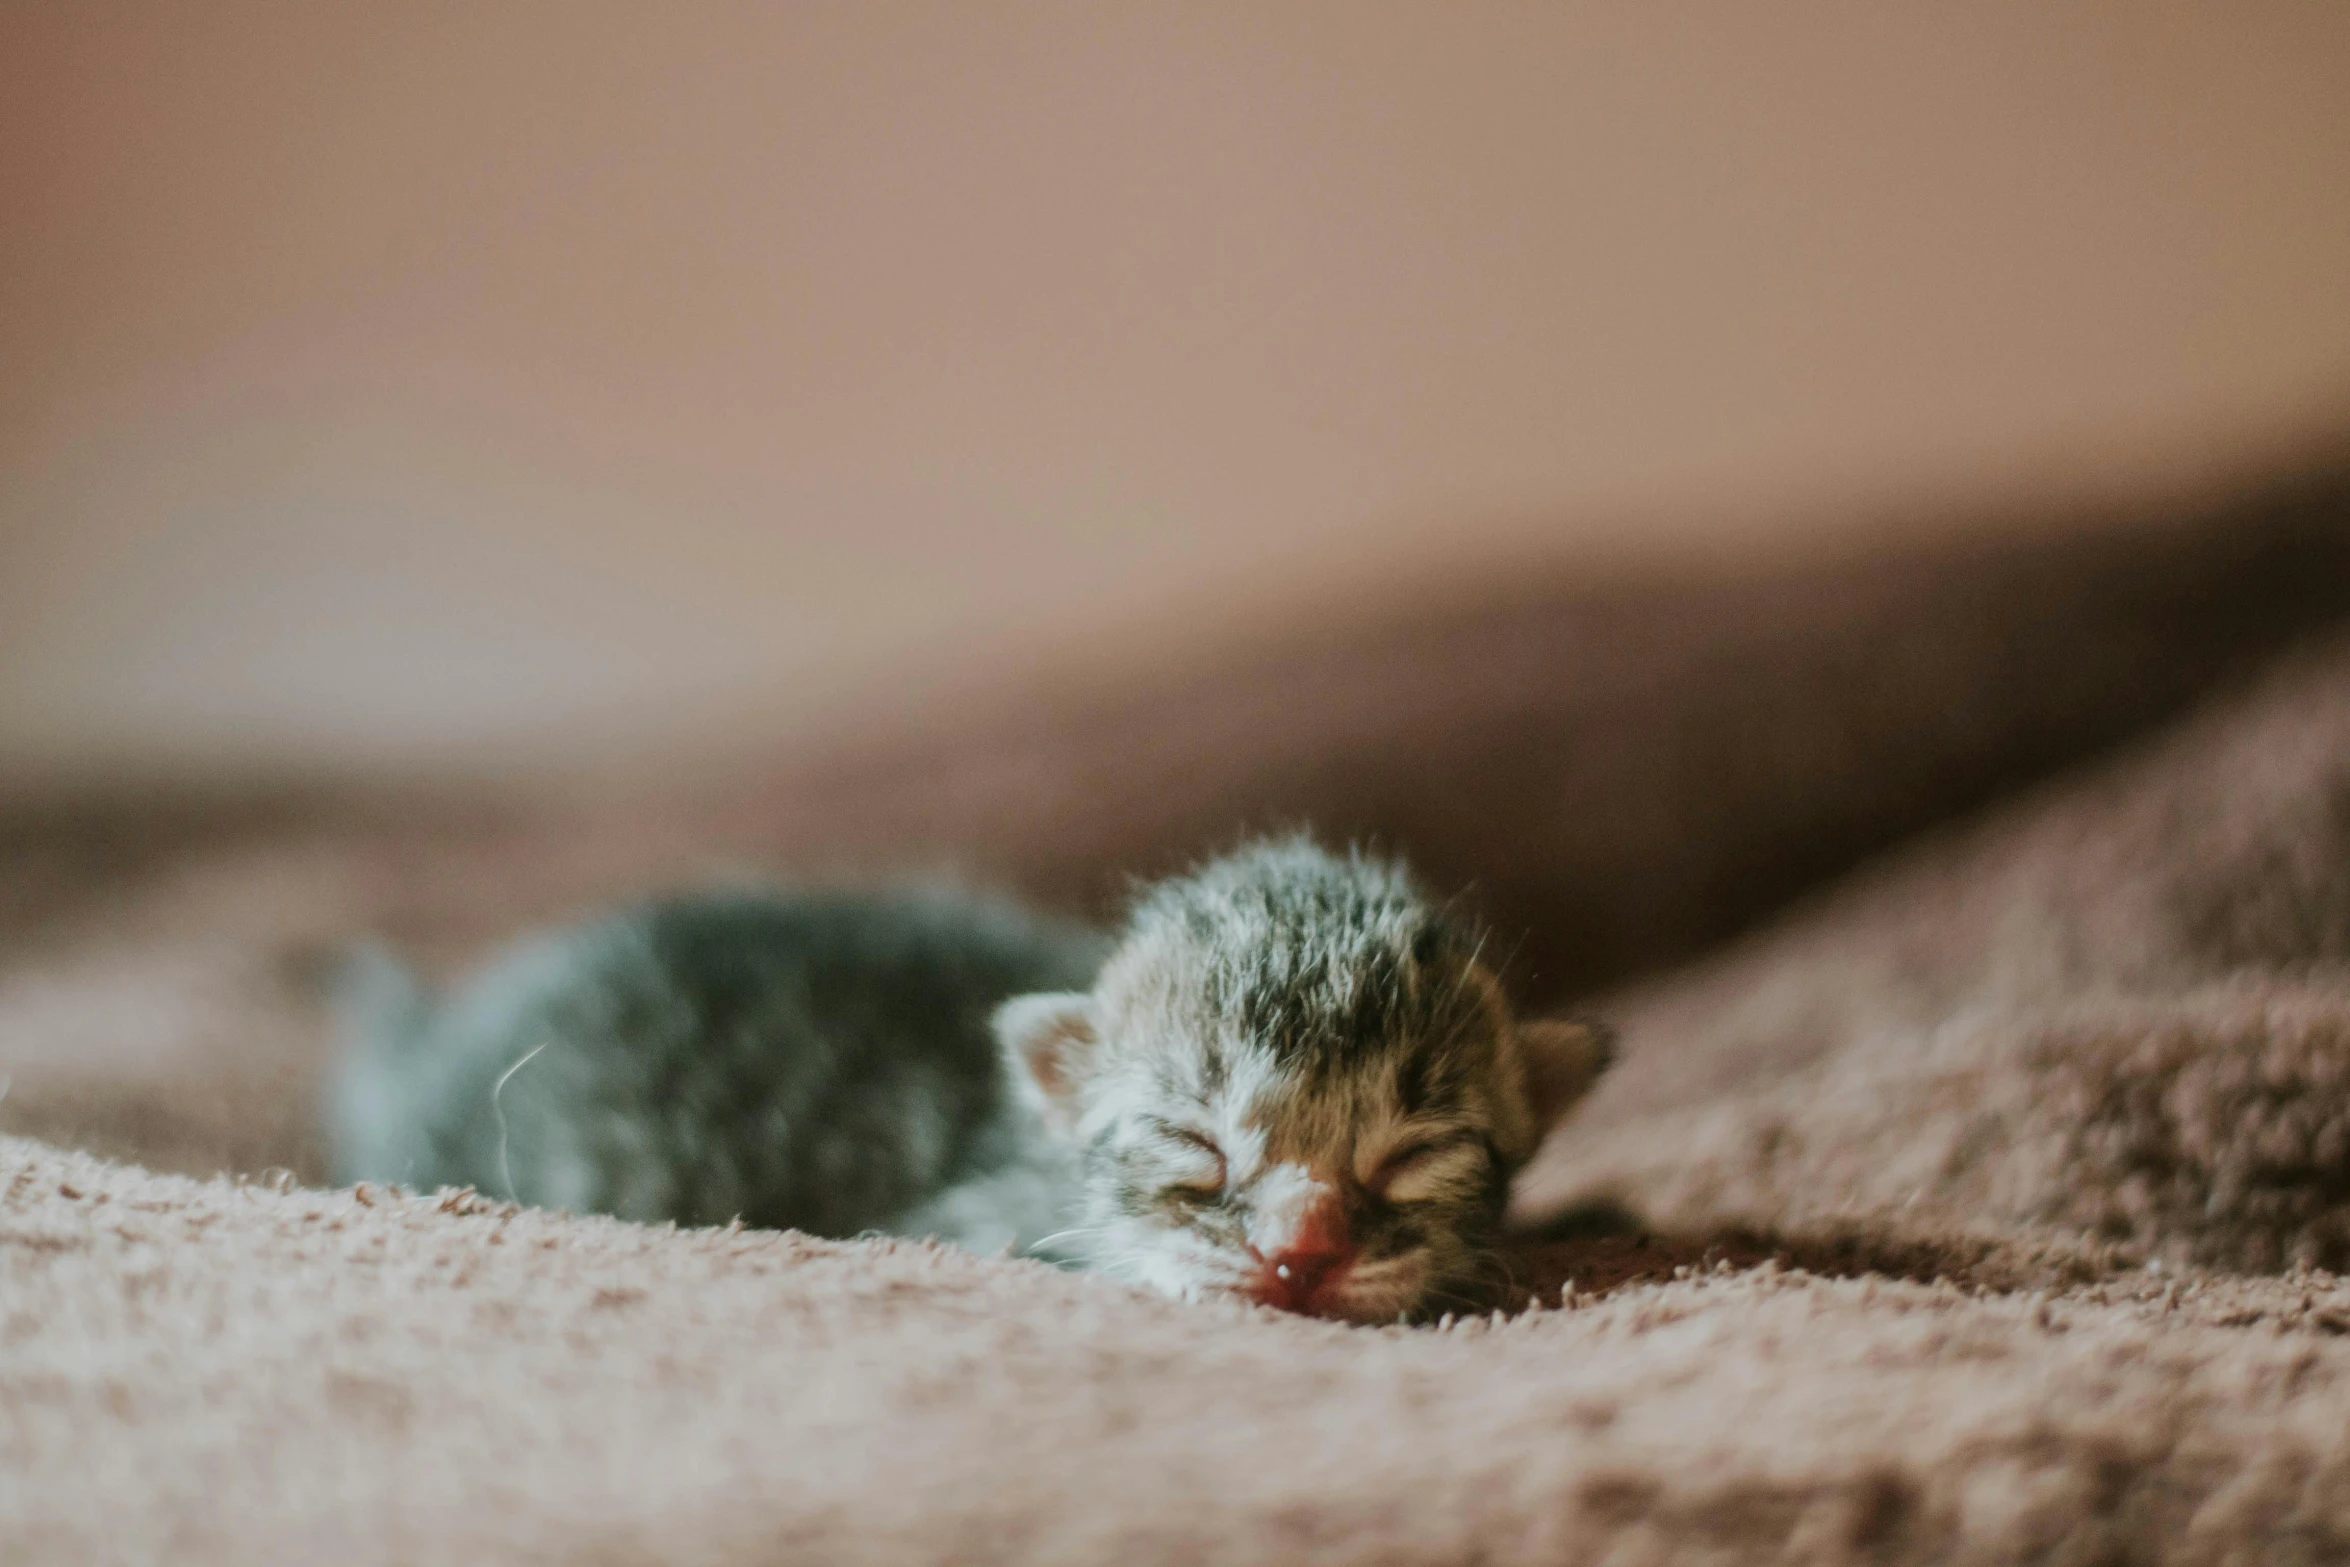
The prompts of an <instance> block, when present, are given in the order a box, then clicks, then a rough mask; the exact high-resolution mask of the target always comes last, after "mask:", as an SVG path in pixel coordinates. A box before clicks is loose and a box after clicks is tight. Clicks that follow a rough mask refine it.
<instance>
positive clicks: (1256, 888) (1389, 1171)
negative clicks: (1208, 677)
mask: <svg viewBox="0 0 2350 1567" xmlns="http://www.w3.org/2000/svg"><path fill="white" fill-rule="evenodd" d="M1479 948H1480V944H1479V941H1478V939H1477V937H1476V936H1475V935H1474V933H1473V932H1472V931H1471V930H1470V929H1468V928H1467V927H1465V926H1464V925H1462V924H1460V923H1457V922H1456V921H1455V920H1454V919H1452V918H1451V917H1450V916H1449V915H1447V914H1446V913H1445V912H1444V911H1443V910H1441V909H1439V908H1437V907H1435V906H1434V905H1432V904H1431V903H1430V902H1429V901H1428V900H1427V899H1426V898H1424V897H1423V896H1422V895H1421V894H1420V893H1419V891H1418V890H1417V889H1416V888H1415V887H1414V886H1413V885H1412V883H1411V881H1410V879H1409V878H1408V877H1407V876H1406V875H1405V873H1404V872H1403V871H1402V870H1401V869H1400V868H1399V867H1396V866H1394V865H1391V864H1387V863H1384V862H1381V861H1378V860H1375V859H1371V858H1368V857H1365V856H1364V855H1362V854H1360V853H1349V854H1347V855H1345V856H1343V857H1340V856H1334V855H1331V854H1328V853H1325V852H1324V851H1322V850H1321V849H1318V848H1316V847H1315V846H1314V845H1313V844H1311V843H1310V842H1307V841H1305V840H1303V839H1291V840H1287V841H1282V842H1274V843H1266V844H1260V845H1257V846H1255V847H1253V848H1250V849H1246V850H1243V851H1242V852H1240V853H1238V854H1236V855H1233V856H1232V857H1230V858H1228V859H1223V860H1219V861H1216V862H1214V863H1212V864H1210V865H1208V866H1206V867H1204V868H1202V869H1200V870H1198V871H1196V872H1194V873H1193V874H1191V875H1189V876H1186V877H1181V878H1178V879H1176V880H1173V881H1169V882H1165V883H1163V884H1161V885H1160V886H1158V887H1156V888H1155V889H1152V890H1151V891H1149V892H1148V893H1147V894H1146V895H1145V896H1144V897H1143V898H1142V899H1141V900H1140V901H1139V902H1138V903H1137V905H1136V907H1135V909H1134V911H1133V913H1132V915H1131V916H1130V918H1129V920H1128V922H1127V926H1126V930H1125V933H1124V938H1123V940H1122V941H1121V942H1120V944H1119V945H1118V947H1117V949H1116V950H1115V952H1113V954H1112V955H1111V957H1110V958H1109V960H1108V963H1107V964H1106V965H1105V967H1104V968H1103V970H1102V972H1101V975H1100V977H1099V978H1098V979H1097V980H1096V981H1095V983H1094V984H1093V986H1092V987H1091V988H1090V989H1088V990H1086V991H1082V992H1072V993H1067V994H1061V995H1038V996H1026V997H1022V998H1020V999H1018V1000H1015V1001H1012V1002H1009V1003H1007V1004H1006V1005H1005V1006H1004V1008H1003V1009H1002V1010H1001V1011H1000V1012H998V1013H997V1014H996V1028H997V1031H998V1033H999V1034H1001V1035H1002V1037H1003V1039H1004V1043H1005V1047H1006V1054H1007V1056H1008V1057H1009V1060H1010V1062H1011V1065H1012V1069H1013V1070H1012V1078H1013V1081H1014V1083H1015V1084H1016V1085H1017V1086H1018V1087H1019V1089H1020V1092H1021V1094H1022V1096H1023V1098H1024V1099H1025V1100H1026V1102H1027V1104H1028V1106H1029V1108H1030V1109H1031V1110H1032V1111H1033V1112H1034V1113H1035V1115H1036V1117H1037V1119H1038V1120H1039V1121H1040V1122H1041V1123H1042V1124H1043V1125H1044V1126H1045V1127H1047V1128H1049V1129H1050V1130H1051V1131H1053V1132H1055V1133H1057V1134H1058V1135H1060V1136H1062V1137H1064V1138H1066V1139H1068V1140H1069V1141H1070V1142H1071V1143H1072V1144H1073V1145H1074V1146H1075V1147H1077V1148H1078V1149H1080V1150H1082V1152H1081V1155H1080V1160H1081V1163H1080V1173H1081V1180H1080V1182H1079V1198H1080V1202H1081V1204H1082V1210H1083V1220H1084V1227H1083V1229H1082V1231H1081V1233H1082V1235H1083V1237H1084V1246H1085V1255H1086V1258H1087V1260H1088V1261H1089V1262H1091V1263H1092V1264H1093V1265H1095V1266H1097V1267H1101V1268H1103V1269H1106V1270H1108V1271H1110V1272H1112V1273H1115V1274H1118V1275H1121V1276H1123V1277H1126V1278H1129V1279H1133V1280H1135V1281H1137V1282H1140V1283H1143V1284H1147V1285H1150V1286H1152V1287H1154V1288H1157V1289H1159V1290H1163V1291H1165V1292H1167V1293H1169V1294H1173V1295H1178V1296H1182V1297H1185V1298H1205V1297H1218V1296H1222V1297H1237V1298H1240V1299H1244V1300H1253V1301H1258V1302H1262V1303H1264V1304H1267V1305H1272V1306H1279V1307H1282V1308H1284V1309H1286V1310H1290V1311H1300V1312H1308V1313H1311V1314H1313V1315H1316V1316H1326V1317H1338V1318H1344V1319H1347V1320H1350V1321H1355V1322H1383V1321H1392V1320H1396V1319H1398V1318H1404V1319H1409V1318H1414V1317H1421V1316H1428V1315H1433V1314H1436V1313H1438V1312H1442V1311H1445V1310H1451V1309H1458V1308H1464V1307H1476V1306H1482V1305H1487V1304H1490V1303H1491V1298H1492V1289H1493V1286H1494V1284H1495V1282H1496V1280H1495V1279H1494V1277H1493V1248H1494V1244H1495V1242H1496V1241H1497V1240H1498V1238H1499V1235H1500V1228H1501V1219H1502V1209H1503V1205H1504V1202H1505V1201H1506V1199H1507V1196H1508V1192H1509V1182H1510V1177H1511V1176H1512V1175H1513V1174H1514V1173H1515V1172H1516V1171H1517V1169H1518V1167H1519V1166H1520V1165H1522V1164H1523V1163H1524V1162H1525V1161H1526V1159H1527V1158H1528V1157H1529V1156H1530V1155H1531V1154H1532V1153H1533V1151H1534V1148H1535V1146H1536V1144H1537V1143H1539V1142H1540V1141H1541V1139H1542V1136H1543V1134H1544V1133H1545V1132H1547V1131H1548V1130H1549V1129H1550V1128H1551V1127H1552V1126H1553V1125H1554V1124H1556V1122H1557V1121H1558V1119H1559V1118H1560V1117H1561V1116H1562V1115H1563V1114H1565V1112H1566V1111H1567V1109H1568V1108H1569V1107H1570V1106H1571V1105H1573V1104H1574V1103H1575V1101H1576V1100H1578V1099H1579V1098H1581V1097H1582V1095H1583V1094H1584V1093H1585V1092H1586V1091H1587V1090H1588V1089H1589V1088H1590V1087H1591V1085H1592V1083H1593V1081H1594V1080H1595V1079H1596V1078H1597V1077H1598V1075H1599V1074H1600V1072H1601V1071H1603V1070H1604V1069H1605V1068H1606V1066H1607V1064H1608V1061H1609V1057H1610V1045H1609V1040H1608V1037H1607V1035H1606V1034H1605V1033H1604V1032H1603V1031H1602V1030H1600V1029H1599V1028H1597V1027H1596V1026H1594V1025H1592V1024H1588V1023H1579V1022H1555V1021H1540V1022H1538V1021H1528V1020H1520V1019H1516V1018H1513V1017H1512V1015H1511V1013H1510V1009H1509V1007H1508V1005H1507V1003H1506V1002H1505V1001H1504V1000H1503V997H1502V994H1501V988H1500V986H1499V984H1498V983H1496V981H1495V978H1494V975H1493V973H1492V971H1491V970H1490V969H1488V968H1487V967H1486V966H1485V965H1484V964H1483V963H1481V962H1480V961H1479V960H1478V959H1479Z"/></svg>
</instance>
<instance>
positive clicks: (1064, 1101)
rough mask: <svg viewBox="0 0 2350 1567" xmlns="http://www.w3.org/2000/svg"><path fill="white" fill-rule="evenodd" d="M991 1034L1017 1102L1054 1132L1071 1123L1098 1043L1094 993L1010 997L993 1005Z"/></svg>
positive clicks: (1063, 992)
mask: <svg viewBox="0 0 2350 1567" xmlns="http://www.w3.org/2000/svg"><path fill="white" fill-rule="evenodd" d="M995 1037H996V1041H997V1043H999V1044H1001V1045H1002V1046H1003V1050H1004V1061H1005V1063H1006V1064H1007V1065H1008V1066H1010V1068H1011V1069H1012V1088H1013V1091H1014V1092H1015V1093H1017V1094H1018V1095H1019V1096H1020V1098H1021V1101H1022V1102H1023V1103H1025V1104H1026V1105H1027V1106H1028V1108H1030V1109H1031V1110H1034V1111H1035V1112H1036V1113H1037V1114H1038V1115H1039V1116H1041V1117H1042V1118H1043V1119H1044V1123H1045V1125H1047V1126H1049V1127H1051V1128H1053V1130H1055V1131H1058V1132H1066V1131H1068V1130H1069V1129H1070V1128H1072V1127H1074V1126H1075V1125H1076V1124H1077V1112H1078V1108H1079V1106H1078V1092H1077V1091H1078V1087H1079V1085H1080V1084H1082V1083H1083V1082H1084V1081H1085V1076H1086V1074H1087V1073H1088V1072H1090V1071H1091V1070H1092V1069H1093V1057H1094V1051H1095V1049H1096V1048H1097V1047H1098V1046H1099V1045H1100V1043H1101V1031H1100V1029H1099V1027H1098V1026H1097V1024H1096V1022H1095V1019H1094V1010H1093V997H1091V996H1089V995H1087V994H1086V993H1085V992H1084V991H1082V990H1072V991H1056V992H1052V993H1049V994H1045V995H1036V996H1014V997H1013V998H1012V999H1011V1000H1009V1001H1007V1002H1005V1003H1004V1004H1003V1005H1002V1006H1000V1007H998V1008H996V1011H995Z"/></svg>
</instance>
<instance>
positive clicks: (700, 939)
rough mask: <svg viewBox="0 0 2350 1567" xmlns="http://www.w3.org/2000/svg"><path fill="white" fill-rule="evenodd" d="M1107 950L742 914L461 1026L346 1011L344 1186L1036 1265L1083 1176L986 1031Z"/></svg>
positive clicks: (381, 989)
mask: <svg viewBox="0 0 2350 1567" xmlns="http://www.w3.org/2000/svg"><path fill="white" fill-rule="evenodd" d="M1102 950H1103V943H1102V942H1101V940H1100V939H1099V938H1098V937H1097V936H1096V935H1095V934H1094V933H1092V932H1090V931H1087V930H1084V929H1082V928H1079V927H1075V926H1069V925H1064V924H1060V923H1056V922H1052V921H1048V920H1045V919H1042V918H1039V917H1037V916H1034V915H1031V914H1028V913H1026V912H1024V911H1022V910H1020V909H1018V908H1016V907H1013V906H1011V905H1009V904H1006V903H1003V902H1000V901H997V900H993V899H987V898H981V897H975V896H970V895H964V894H950V893H943V892H941V893H927V894H894V895H893V894H851V893H813V892H788V891H748V890H746V891H730V892H717V893H708V894H702V895H695V896H687V897H681V898H676V899H671V900H667V901H663V902H657V903H652V904H648V905H645V906H642V907H639V908H635V909H630V910H625V911H623V912H620V913H618V914H614V915H611V916H608V917H606V918H603V919H600V920H597V921H594V922H592V923H590V924H587V925H583V926H580V927H577V928H574V929H571V930H566V931H560V932H557V933H554V934H552V935H547V936H542V937H539V938H536V939H534V940H532V941H530V942H528V943H525V944H524V945H523V946H521V947H520V948H518V949H517V950H515V951H514V952H512V953H511V954H509V955H508V956H506V957H505V958H504V959H502V960H501V961H499V962H498V963H496V964H494V965H493V966H491V967H490V968H489V969H488V970H486V971H485V972H484V973H483V974H481V975H480V976H479V977H478V978H476V979H475V980H474V981H473V982H472V983H471V984H470V985H469V986H467V987H465V988H463V989H461V990H459V991H458V992H457V993H456V994H454V995H453V996H451V997H450V998H449V999H447V1000H446V1001H444V1002H440V1003H437V1004H436V1003H431V1002H428V1001H426V1000H425V999H424V998H423V997H421V996H420V995H418V994H417V993H416V991H415V989H414V987H413V986H412V985H410V984H409V983H408V981H407V980H406V976H405V975H404V974H402V973H401V972H400V971H399V970H398V969H397V967H396V966H395V965H393V964H392V963H391V961H390V959H388V958H387V957H383V956H381V955H375V956H372V957H369V958H367V959H365V960H363V963H362V965H361V966H360V968H359V969H358V970H357V971H356V972H355V973H354V975H353V976H352V978H353V981H354V983H352V984H351V985H349V986H347V987H346V994H345V998H344V999H345V1001H346V1009H345V1010H346V1011H347V1012H348V1013H350V1014H351V1023H352V1025H353V1026H352V1027H351V1030H350V1032H351V1034H352V1035H353V1038H352V1039H351V1041H350V1044H349V1046H348V1048H347V1052H346V1057H345V1061H344V1067H343V1071H342V1074H341V1077H340V1080H339V1081H338V1083H337V1084H336V1087H335V1092H334V1098H333V1102H332V1105H331V1107H330V1108H331V1115H332V1120H333V1122H334V1128H333V1131H334V1143H335V1148H336V1155H337V1161H338V1174H339V1176H340V1178H341V1179H343V1180H346V1181H356V1180H362V1179H367V1180H383V1181H398V1182H402V1183H405V1184H408V1185H411V1186H416V1187H421V1188H424V1189H427V1190H429V1189H431V1188H433V1187H436V1186H442V1185H456V1186H472V1187H475V1188H477V1189H479V1190H481V1191H483V1192H485V1193H490V1194H493V1195H496V1196H501V1197H512V1198H515V1199H518V1200H520V1201H522V1202H525V1203H530V1204H533V1205H537V1206H545V1207H562V1208H570V1209H574V1210H577V1211H581V1212H599V1213H609V1214H616V1215H618V1216H620V1217H623V1218H629V1219H638V1220H661V1219H674V1220H676V1221H678V1222H679V1223H684V1224H723V1223H725V1222H727V1221H728V1220H730V1219H733V1218H737V1217H740V1218H741V1219H742V1220H743V1221H744V1222H745V1223H748V1224H754V1225H760V1226H767V1227H775V1228H792V1229H799V1230H803V1231H807V1232H809V1233H811V1234H817V1235H829V1236H851V1235H857V1234H861V1233H864V1232H867V1231H872V1230H880V1231H886V1232H891V1233H902V1234H937V1235H940V1236H942V1237H943V1238H946V1239H950V1240H954V1241H958V1242H960V1243H962V1244H965V1245H968V1246H971V1247H973V1248H974V1249H980V1250H989V1251H993V1250H997V1249H1000V1248H1002V1247H1003V1246H1006V1245H1012V1246H1020V1247H1025V1246H1028V1245H1031V1244H1033V1243H1035V1242H1036V1241H1038V1240H1039V1239H1041V1238H1043V1237H1044V1236H1046V1235H1047V1234H1048V1233H1049V1232H1050V1231H1052V1230H1055V1229H1059V1228H1061V1227H1062V1225H1063V1222H1064V1221H1063V1218H1062V1215H1063V1213H1064V1211H1065V1209H1066V1207H1067V1203H1068V1198H1069V1195H1070V1190H1071V1183H1072V1175H1071V1173H1070V1170H1069V1164H1068V1159H1067V1156H1066V1154H1065V1152H1064V1151H1063V1150H1062V1149H1061V1148H1060V1147H1059V1145H1058V1144H1056V1143H1054V1142H1053V1141H1052V1140H1051V1139H1048V1138H1044V1137H1042V1136H1040V1135H1038V1132H1037V1129H1036V1128H1035V1126H1034V1124H1033V1119H1032V1117H1030V1116H1029V1115H1028V1114H1027V1113H1026V1112H1025V1111H1024V1110H1023V1109H1022V1108H1021V1106H1020V1104H1019V1103H1018V1102H1017V1100H1016V1098H1015V1096H1014V1095H1013V1094H1012V1093H1011V1092H1010V1091H1009V1090H1008V1086H1007V1084H1006V1081H1005V1074H1004V1070H1003V1065H1002V1057H1001V1054H1000V1052H999V1050H998V1049H997V1046H996V1044H995V1041H994V1039H993V1037H992V1035H991V1034H990V1032H989V1026H988V1019H989V1015H990V1014H991V1013H992V1012H993V1011H994V1010H995V1008H996V1007H997V1005H998V1004H999V1003H1001V1002H1002V1001H1003V1000H1004V999H1005V998H1007V997H1009V996H1012V995H1016V994H1019V993H1022V992H1027V991H1034V990H1039V989H1052V988H1059V987H1064V986H1069V985H1082V984H1085V983H1087V982H1089V981H1090V980H1091V978H1092V976H1093V973H1094V970H1095V968H1096V966H1097V964H1098V962H1099V960H1100V957H1101V954H1102Z"/></svg>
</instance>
